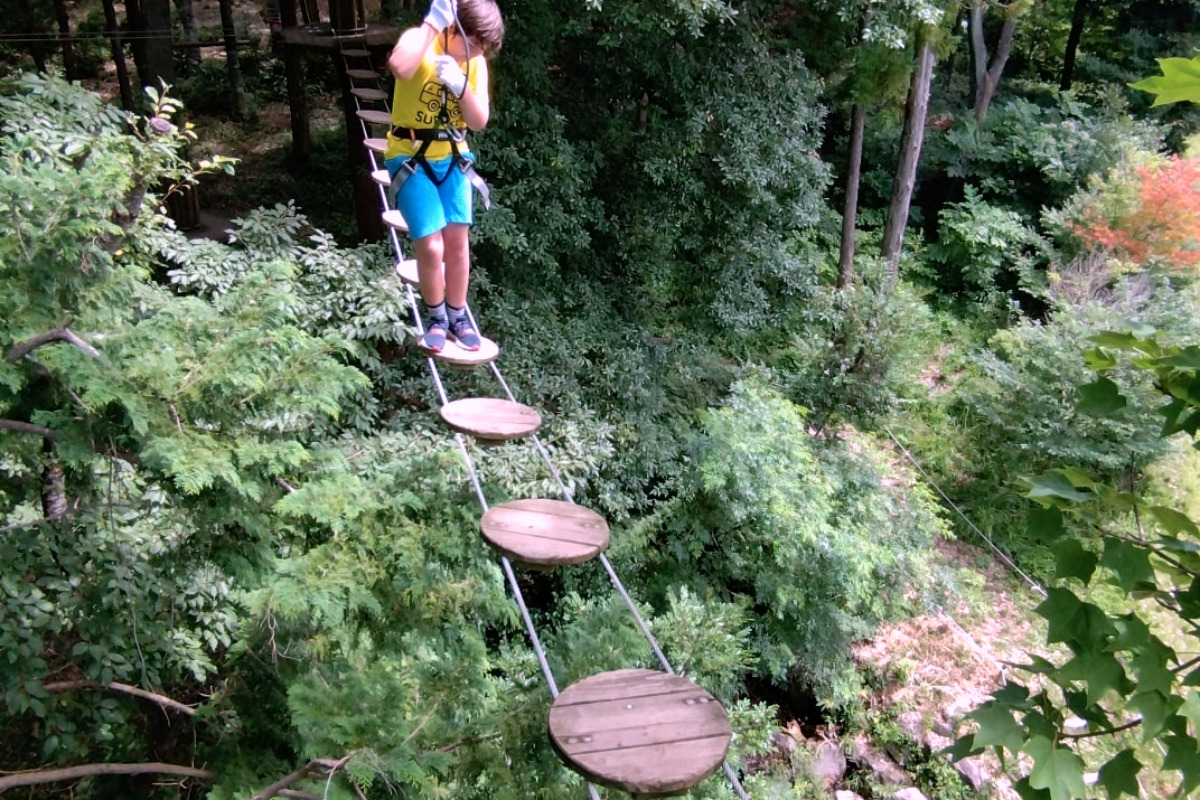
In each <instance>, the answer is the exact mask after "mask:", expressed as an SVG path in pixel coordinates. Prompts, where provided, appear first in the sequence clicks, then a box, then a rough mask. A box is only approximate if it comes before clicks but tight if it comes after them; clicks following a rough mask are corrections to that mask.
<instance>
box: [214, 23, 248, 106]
mask: <svg viewBox="0 0 1200 800" xmlns="http://www.w3.org/2000/svg"><path fill="white" fill-rule="evenodd" d="M220 6H221V33H222V34H224V36H225V68H226V69H227V70H228V72H229V92H230V95H231V98H230V102H231V105H230V111H231V112H232V116H233V119H234V120H235V121H237V122H241V120H242V118H243V117H244V116H245V111H244V108H243V106H244V105H245V102H244V99H243V92H242V69H241V65H240V64H239V63H238V46H237V32H236V31H235V30H234V29H233V5H232V0H221V2H220Z"/></svg>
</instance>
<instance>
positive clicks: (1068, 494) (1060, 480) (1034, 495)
mask: <svg viewBox="0 0 1200 800" xmlns="http://www.w3.org/2000/svg"><path fill="white" fill-rule="evenodd" d="M1023 480H1025V481H1026V482H1027V483H1029V485H1030V486H1031V487H1032V488H1031V489H1030V490H1029V491H1028V492H1026V493H1025V496H1026V497H1028V498H1030V499H1031V500H1038V501H1039V502H1041V498H1059V499H1062V500H1069V501H1071V502H1073V503H1084V502H1087V501H1088V500H1091V499H1092V494H1091V493H1090V492H1081V491H1079V489H1077V488H1075V484H1073V483H1071V481H1070V480H1069V479H1068V478H1067V477H1066V475H1064V474H1063V473H1062V471H1061V470H1055V471H1053V472H1047V473H1046V474H1045V475H1039V476H1036V477H1025V478H1023ZM1043 505H1048V504H1047V503H1043Z"/></svg>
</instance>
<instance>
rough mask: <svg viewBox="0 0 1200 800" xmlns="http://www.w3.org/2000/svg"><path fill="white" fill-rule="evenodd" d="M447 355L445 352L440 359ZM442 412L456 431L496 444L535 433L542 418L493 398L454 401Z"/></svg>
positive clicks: (530, 409)
mask: <svg viewBox="0 0 1200 800" xmlns="http://www.w3.org/2000/svg"><path fill="white" fill-rule="evenodd" d="M449 344H451V343H450V342H447V345H449ZM480 349H481V350H482V349H483V348H482V347H481V348H480ZM445 352H446V351H445V350H443V351H442V353H440V354H439V357H441V356H442V354H444V353H445ZM439 413H441V415H442V419H443V420H444V421H445V423H446V424H447V425H449V426H450V427H451V428H453V429H454V430H456V431H459V432H461V433H469V434H470V435H472V436H475V437H477V438H479V439H487V440H489V441H493V442H507V441H509V440H511V439H520V438H522V437H525V436H529V435H530V434H533V433H536V432H537V429H538V428H540V427H541V426H542V415H541V414H539V413H538V412H537V411H535V410H534V409H532V408H530V407H529V406H525V405H521V404H520V403H514V402H513V401H511V400H500V399H497V398H494V397H469V398H467V399H465V400H455V401H454V402H453V403H447V404H446V405H444V406H442V408H441V410H440V412H439Z"/></svg>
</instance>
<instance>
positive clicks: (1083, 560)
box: [1051, 539, 1100, 585]
mask: <svg viewBox="0 0 1200 800" xmlns="http://www.w3.org/2000/svg"><path fill="white" fill-rule="evenodd" d="M1051 550H1052V551H1053V552H1054V557H1055V562H1054V578H1055V580H1061V579H1063V578H1078V579H1079V580H1081V581H1083V583H1084V584H1085V585H1086V584H1087V582H1088V581H1090V580H1091V579H1092V573H1093V572H1095V571H1096V564H1097V563H1098V562H1099V560H1100V559H1099V558H1097V556H1096V554H1095V553H1093V552H1091V551H1090V550H1085V549H1084V547H1083V545H1082V544H1080V543H1079V540H1078V539H1064V540H1062V541H1061V542H1058V543H1056V544H1055V545H1054V546H1053V547H1052V548H1051Z"/></svg>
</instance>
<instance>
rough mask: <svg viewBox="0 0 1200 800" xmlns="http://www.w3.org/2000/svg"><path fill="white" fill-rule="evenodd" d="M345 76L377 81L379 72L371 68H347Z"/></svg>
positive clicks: (356, 79)
mask: <svg viewBox="0 0 1200 800" xmlns="http://www.w3.org/2000/svg"><path fill="white" fill-rule="evenodd" d="M346 77H348V78H350V79H351V80H355V81H377V80H379V78H380V74H379V73H378V72H376V71H375V70H373V69H348V70H346Z"/></svg>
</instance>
